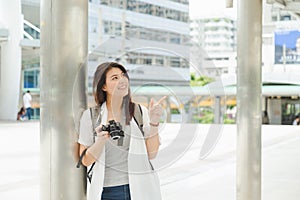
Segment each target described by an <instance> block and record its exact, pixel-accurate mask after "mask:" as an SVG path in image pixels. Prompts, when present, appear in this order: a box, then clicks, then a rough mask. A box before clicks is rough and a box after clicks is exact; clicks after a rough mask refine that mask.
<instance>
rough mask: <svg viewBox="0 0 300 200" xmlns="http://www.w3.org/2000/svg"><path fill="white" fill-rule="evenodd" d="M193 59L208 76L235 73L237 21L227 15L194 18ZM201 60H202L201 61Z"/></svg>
mask: <svg viewBox="0 0 300 200" xmlns="http://www.w3.org/2000/svg"><path fill="white" fill-rule="evenodd" d="M190 34H191V41H192V50H191V60H192V62H193V63H195V65H196V66H197V67H199V68H200V69H202V70H203V72H204V73H205V74H207V75H208V76H213V77H216V76H220V75H222V74H228V73H233V74H234V73H235V69H236V21H235V20H234V19H233V18H231V17H227V16H225V15H224V16H214V17H202V18H197V19H192V21H191V25H190ZM199 61H200V62H199Z"/></svg>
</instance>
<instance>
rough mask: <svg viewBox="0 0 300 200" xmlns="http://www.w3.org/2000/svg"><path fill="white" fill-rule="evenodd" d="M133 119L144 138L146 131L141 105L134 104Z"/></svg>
mask: <svg viewBox="0 0 300 200" xmlns="http://www.w3.org/2000/svg"><path fill="white" fill-rule="evenodd" d="M133 119H134V121H135V122H136V124H137V125H138V127H139V129H140V130H141V132H142V134H143V136H144V130H143V112H142V108H141V105H140V104H137V103H135V104H134V114H133Z"/></svg>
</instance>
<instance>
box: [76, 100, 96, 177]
mask: <svg viewBox="0 0 300 200" xmlns="http://www.w3.org/2000/svg"><path fill="white" fill-rule="evenodd" d="M89 110H90V116H91V121H92V129H93V141H94V142H95V137H96V136H97V133H96V130H95V128H96V126H95V125H97V123H98V122H97V120H99V121H100V120H101V116H100V107H99V106H95V107H91V108H90V109H89ZM97 126H98V125H97ZM86 150H87V148H86V149H85V150H83V152H82V153H81V155H80V157H79V160H78V163H77V166H76V167H77V168H80V165H81V164H82V159H83V157H84V155H85V154H86ZM94 165H95V163H93V164H92V166H91V168H90V170H89V171H88V173H87V175H88V178H89V180H91V177H89V174H90V173H92V169H93V167H94Z"/></svg>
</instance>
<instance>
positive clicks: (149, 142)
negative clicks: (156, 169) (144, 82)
mask: <svg viewBox="0 0 300 200" xmlns="http://www.w3.org/2000/svg"><path fill="white" fill-rule="evenodd" d="M165 98H166V97H165V96H164V97H163V98H161V99H160V100H159V101H158V102H157V103H154V100H153V99H151V101H150V103H149V117H148V119H147V120H146V123H148V124H147V125H146V126H148V127H149V126H150V130H149V134H148V135H147V137H146V147H147V153H148V157H149V160H151V159H154V158H155V157H156V155H157V152H158V149H159V146H160V139H159V135H158V125H159V120H160V117H161V115H162V108H161V106H160V104H161V103H162V101H163V100H164V99H165ZM147 116H148V115H147Z"/></svg>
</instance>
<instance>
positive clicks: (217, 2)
mask: <svg viewBox="0 0 300 200" xmlns="http://www.w3.org/2000/svg"><path fill="white" fill-rule="evenodd" d="M189 5H190V6H189V7H190V16H191V17H192V18H194V17H203V16H205V17H209V16H216V15H220V14H225V15H227V16H231V17H235V16H236V9H235V8H226V0H189ZM234 7H236V1H234Z"/></svg>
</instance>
